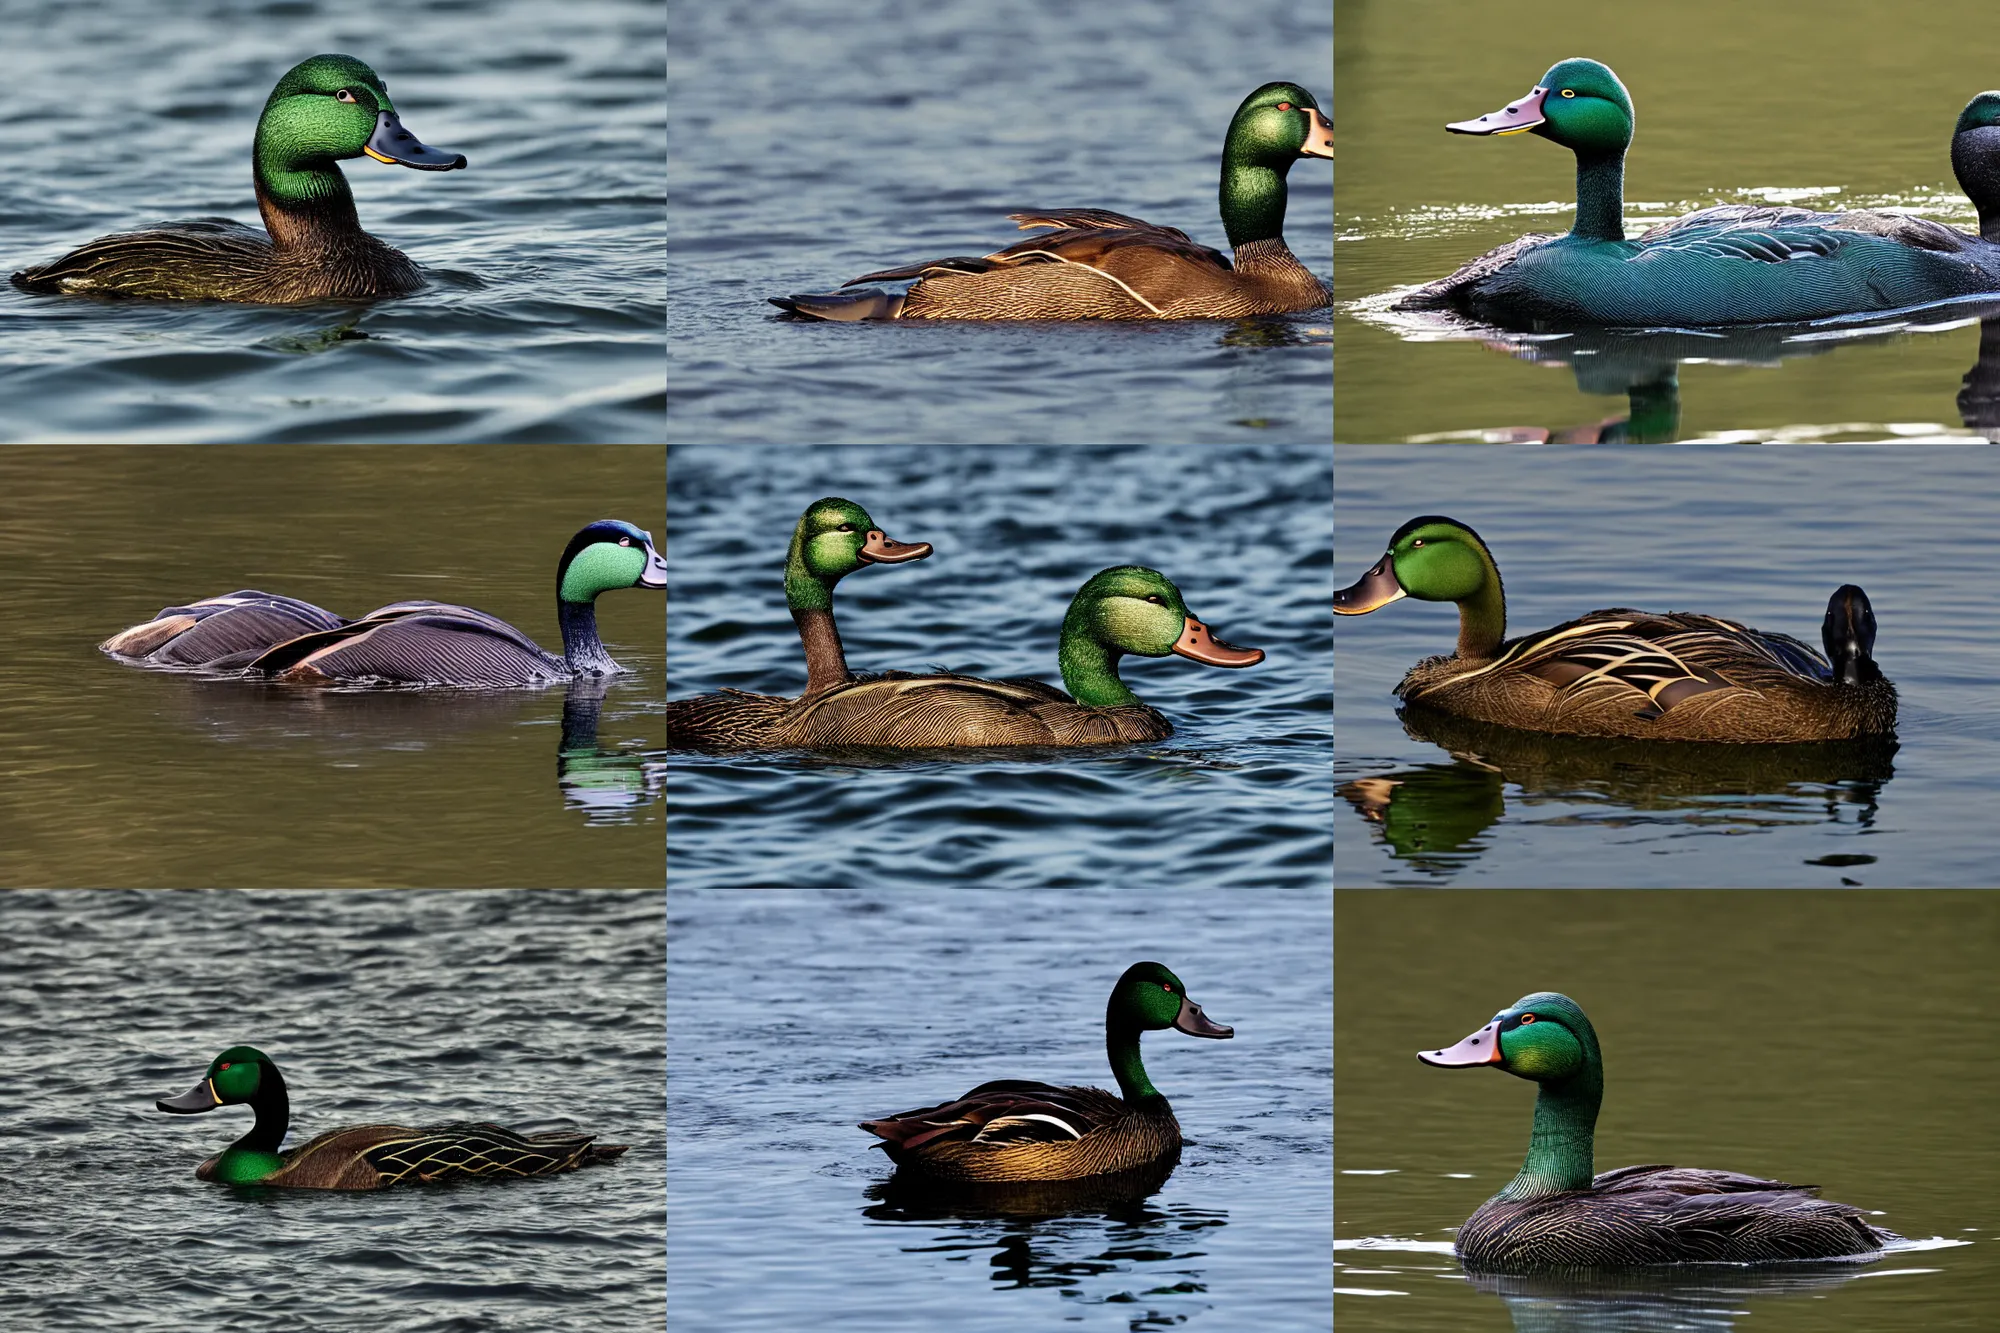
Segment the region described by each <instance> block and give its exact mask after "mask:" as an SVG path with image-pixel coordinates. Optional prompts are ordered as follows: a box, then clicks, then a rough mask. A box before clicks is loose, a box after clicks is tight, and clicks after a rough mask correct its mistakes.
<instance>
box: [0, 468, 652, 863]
mask: <svg viewBox="0 0 2000 1333" xmlns="http://www.w3.org/2000/svg"><path fill="white" fill-rule="evenodd" d="M664 452H665V451H664V450H663V449H662V448H660V447H659V446H603V447H596V448H584V447H571V448H561V449H557V448H533V447H528V446H513V447H497V448H484V447H477V446H461V445H443V446H430V447H419V448H396V447H389V446H380V447H367V448H355V449H342V448H334V447H326V446H306V447H288V448H264V447H238V446H218V447H204V446H188V447H179V448H159V447H118V448H94V449H60V448H33V447H20V448H11V449H7V450H4V451H0V567H4V568H5V570H6V572H7V575H6V578H5V580H4V581H0V624H4V625H6V626H7V627H8V631H7V632H8V635H9V643H10V646H11V651H10V653H9V655H8V663H7V666H6V668H5V673H4V674H5V680H6V684H7V689H6V691H5V694H4V697H0V754H4V755H5V756H6V765H5V776H4V778H0V884H9V885H23V884H26V885H38V886H41V885H82V886H157V885H165V886H185V885H225V886H227V885H249V886H259V885H274V884H275V885H281V886H287V885H325V886H370V887H380V886H398V887H402V886H416V887H451V886H468V887H492V886H515V885H546V886H552V887H600V886H607V885H621V886H635V887H636V886H644V885H653V886H658V884H659V883H660V878H661V874H662V868H661V856H662V846H661V843H662V824H661V819H662V810H661V804H660V799H659V795H660V781H661V777H662V770H663V766H664V758H663V755H662V753H661V752H662V749H663V747H664V745H665V743H666V724H665V719H664V716H663V712H664V707H665V690H664V688H663V668H662V660H661V649H662V642H663V634H664V622H665V614H666V611H665V607H664V606H663V605H662V603H663V601H664V598H662V597H660V596H659V594H657V593H652V592H647V591H646V590H644V589H631V590H625V589H620V590H618V591H614V592H608V593H605V594H604V595H603V596H602V597H600V598H599V600H598V604H597V612H598V627H599V630H600V632H601V634H602V635H603V638H604V641H605V644H606V645H607V647H608V648H609V649H610V651H611V654H612V656H613V657H614V658H616V659H617V660H618V662H619V663H620V664H621V665H623V666H625V667H626V668H628V669H629V673H630V674H627V675H621V676H619V677H617V678H615V679H614V680H612V681H611V682H609V683H608V686H606V687H605V688H604V689H603V692H602V695H601V697H597V696H596V695H595V694H594V693H593V692H592V691H591V690H590V688H589V687H588V686H580V687H578V688H576V689H574V690H572V689H570V688H569V687H566V686H561V685H558V686H553V687H550V688H547V689H539V690H505V691H476V690H388V691H385V690H360V691H346V692H344V691H339V690H317V689H310V688H295V687H279V686H268V685H257V684H251V683H247V682H244V681H240V680H226V681H209V680H201V679H197V678H194V677H190V676H186V675H177V674H171V673H161V672H152V671H143V670H139V669H136V668H133V667H130V666H126V665H123V664H120V663H118V662H116V661H114V660H112V659H111V658H108V657H105V656H104V655H102V654H101V653H99V652H98V651H97V648H96V645H97V644H98V643H99V642H100V641H102V640H103V639H104V638H106V637H107V636H109V635H111V634H113V633H116V632H117V631H118V630H120V629H123V628H125V627H126V626H128V625H133V624H137V623H139V622H141V621H144V620H147V619H150V618H151V617H152V616H153V614H154V613H155V612H157V611H158V610H159V609H160V608H161V607H163V606H172V605H177V604H179V603H182V602H185V601H187V600H189V599H191V598H199V597H207V596H214V595H216V594H219V593H226V592H230V591H233V590H235V589H238V588H244V587H262V588H264V589H265V590H266V591H270V592H277V593H283V594H287V595H290V596H294V597H300V598H303V599H305V600H307V601H310V602H315V603H317V604H319V605H321V606H324V607H327V608H328V609H330V610H333V611H336V612H339V613H341V614H345V615H350V616H353V615H360V614H362V613H364V612H366V611H368V610H370V609H372V608H374V607H377V606H381V605H384V604H386V603H389V602H393V601H400V600H404V599H407V598H411V597H428V598H432V599H435V600H439V601H447V602H458V603H462V604H464V605H468V606H472V607H476V608H478V609H480V610H484V611H488V612H491V613H492V614H494V615H497V616H500V617H501V618H502V619H505V620H507V621H508V622H509V623H511V624H514V625H517V626H519V627H520V628H521V629H523V630H524V631H526V632H527V633H528V634H529V635H530V636H532V637H533V638H534V639H536V640H537V641H538V642H539V643H541V644H542V645H543V646H544V647H548V646H550V645H554V646H555V647H556V650H557V651H560V647H561V642H562V639H561V633H560V631H559V630H558V628H557V626H556V613H555V590H554V587H553V583H554V571H555V566H556V562H557V560H558V559H559V558H560V556H561V554H562V551H563V546H564V544H565V543H566V542H567V541H568V540H569V538H570V535H571V534H572V533H574V532H575V531H576V530H577V529H578V528H580V527H582V526H583V525H584V524H586V523H588V522H590V521H591V520H593V519H597V518H606V517H613V518H625V519H627V520H629V521H631V522H634V523H637V524H638V525H639V526H641V527H643V528H646V529H648V530H650V531H652V532H653V533H654V534H655V536H656V537H657V536H658V535H659V533H660V523H661V518H662V508H663V504H664V495H663V491H662V486H663V474H664V468H663V455H664ZM592 703H594V704H595V707H596V710H597V718H596V726H595V735H594V740H592V739H590V738H589V736H588V735H587V734H586V728H585V727H584V725H583V724H584V723H585V722H586V721H587V720H588V716H587V715H588V712H589V707H590V705H591V704H592ZM566 713H567V716H568V721H569V723H570V726H569V727H568V731H569V733H570V735H569V738H568V743H567V744H566V743H565V736H564V733H565V726H564V722H565V714H566ZM565 751H567V752H568V753H567V756H566V757H565V755H564V752H565Z"/></svg>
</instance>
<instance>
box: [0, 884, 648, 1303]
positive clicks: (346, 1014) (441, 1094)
mask: <svg viewBox="0 0 2000 1333" xmlns="http://www.w3.org/2000/svg"><path fill="white" fill-rule="evenodd" d="M662 908H663V903H662V901H661V898H660V895H659V894H658V892H657V891H655V892H652V893H609V892H593V893H560V892H517V893H393V894H389V893H385V894H364V893H236V892H211V893H199V892H195V893H110V892H105V893H88V892H83V893H8V894H4V895H0V938H4V939H5V941H6V943H5V945H4V950H5V952H4V955H3V956H4V958H5V967H4V970H0V1053H3V1054H0V1142H4V1143H6V1144H7V1146H8V1170H7V1176H8V1205H7V1215H6V1219H5V1223H4V1226H0V1270H4V1271H5V1272H6V1274H7V1278H6V1281H5V1282H4V1283H0V1323H4V1324H5V1325H6V1326H7V1327H9V1328H12V1329H17V1330H29V1329H34V1330H41V1329H116V1330H129V1329H144V1330H155V1329H157V1330H185V1329H191V1328H205V1329H220V1330H244V1331H245V1333H268V1331H269V1330H272V1329H279V1328H282V1329H286V1330H300V1331H301V1333H316V1331H317V1330H334V1329H352V1328H356V1327H368V1328H379V1329H393V1330H395V1331H396V1333H473V1331H474V1330H496V1331H497V1330H519V1331H520V1333H568V1331H569V1330H580V1331H582V1333H599V1331H602V1330H612V1329H618V1330H625V1329H644V1328H657V1327H658V1325H659V1317H660V1288H661V1283H662V1282H663V1281H664V1260H663V1256H662V1254H661V1250H660V1235H661V1231H662V1228H663V1227H664V1225H665V1219H664V1204H665V1200H664V1199H663V1198H662V1195H661V1190H660V1181H661V1170H662V1162H663V1153H664V1148H663V1144H662V1141H661V1107H662V1092H661V1079H662V1065H663V1057H662V1054H661V1044H662V1041H663V1036H664V1034H663V1022H664V1014H663V1013H662V1010H661V996H662V985H663V979H662V974H661V970H662V967H663V964H664V937H663V921H662ZM239 1043H242V1044H249V1045H255V1046H257V1047H258V1048H260V1049H261V1050H263V1051H264V1052H265V1053H266V1054H267V1055H269V1056H270V1057H271V1058H272V1059H273V1060H274V1061H275V1062H276V1063H277V1064H278V1066H279V1068H280V1069H281V1070H282V1071H283V1073H284V1075H285V1081H286V1083H287V1085H288V1087H289V1091H290V1094H291V1101H292V1115H293V1130H292V1133H291V1135H290V1137H289V1138H288V1139H287V1146H291V1145H294V1144H297V1143H300V1142H303V1141H304V1140H305V1139H306V1138H308V1137H310V1136H311V1135H313V1134H315V1133H318V1132H320V1131H322V1130H326V1129H330V1128H334V1127H337V1126H339V1125H351V1124H368V1123H383V1122H387V1123H392V1124H394V1123H402V1124H417V1125H422V1124H436V1123H444V1122H450V1121H457V1120H493V1121H496V1122H498V1123H501V1124H507V1125H513V1126H516V1127H521V1128H526V1129H531V1130H541V1129H567V1128H580V1129H584V1130H588V1131H592V1132H595V1133H596V1134H597V1135H598V1136H599V1139H600V1141H602V1142H606V1143H624V1144H628V1145H630V1151H628V1152H627V1153H626V1154H625V1156H624V1157H623V1158H622V1159H620V1160H619V1161H618V1162H617V1163H615V1164H613V1165H611V1166H608V1167H603V1168H591V1169H590V1170H589V1172H588V1173H587V1174H568V1175H562V1176H556V1177H552V1178H549V1179H544V1180H520V1181H505V1182H500V1181H470V1182H465V1183H462V1184H457V1185H449V1186H438V1187H417V1188H402V1189H392V1190H386V1191H381V1192H370V1193H352V1194H350V1193H336V1192H327V1191H317V1190H308V1191H284V1190H255V1189H246V1190H238V1189H233V1188H230V1187H227V1186H218V1185H213V1184H206V1183H203V1182H201V1181H197V1180H196V1179H195V1178H194V1170H195V1167H196V1166H197V1165H199V1164H200V1163H201V1161H202V1159H204V1158H205V1157H208V1156H210V1155H211V1154H213V1153H215V1152H218V1151H220V1150H221V1149H222V1148H223V1147H225V1146H226V1145H227V1144H228V1143H229V1142H230V1141H231V1140H232V1139H234V1138H235V1137H236V1136H238V1135H240V1134H241V1133H243V1132H244V1131H245V1130H246V1129H247V1128H248V1126H249V1116H248V1114H247V1113H246V1112H244V1111H242V1110H241V1109H238V1108H224V1109H222V1110H218V1111H214V1112H211V1113H209V1114H207V1115H203V1116H169V1115H163V1114H161V1113H160V1112H158V1111H156V1110H155V1109H154V1107H153V1102H154V1100H155V1099H156V1098H159V1097H163V1096H167V1095H170V1094H175V1093H179V1092H183V1091H185V1090H186V1089H187V1088H188V1087H189V1086H191V1085H192V1084H193V1083H194V1082H195V1081H196V1080H197V1079H199V1078H200V1077H201V1075H202V1073H203V1071H204V1070H205V1069H206V1068H207V1067H208V1063H209V1061H210V1060H211V1059H213V1058H214V1057H215V1055H216V1054H217V1053H219V1052H220V1051H222V1050H224V1049H225V1048H227V1047H229V1046H232V1045H236V1044H239Z"/></svg>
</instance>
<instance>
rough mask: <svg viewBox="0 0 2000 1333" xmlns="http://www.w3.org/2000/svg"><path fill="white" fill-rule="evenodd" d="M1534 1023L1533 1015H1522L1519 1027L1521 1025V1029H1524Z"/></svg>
mask: <svg viewBox="0 0 2000 1333" xmlns="http://www.w3.org/2000/svg"><path fill="white" fill-rule="evenodd" d="M1534 1021H1535V1016H1534V1015H1533V1014H1522V1015H1521V1025H1522V1026H1523V1027H1526V1026H1527V1025H1528V1024H1530V1023H1532V1022H1534Z"/></svg>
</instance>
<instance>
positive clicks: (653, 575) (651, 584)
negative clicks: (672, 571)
mask: <svg viewBox="0 0 2000 1333" xmlns="http://www.w3.org/2000/svg"><path fill="white" fill-rule="evenodd" d="M632 586H633V587H635V588H664V587H666V586H667V558H666V557H665V556H663V555H661V554H660V553H659V551H658V550H657V549H655V548H654V546H653V544H652V543H651V542H647V543H646V567H645V568H644V569H642V570H640V571H639V581H638V582H637V583H635V584H633V585H632Z"/></svg>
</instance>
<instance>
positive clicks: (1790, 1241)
mask: <svg viewBox="0 0 2000 1333" xmlns="http://www.w3.org/2000/svg"><path fill="white" fill-rule="evenodd" d="M1417 1059H1419V1060H1421V1061H1422V1062H1423V1063H1425V1064H1427V1065H1433V1066H1435V1067H1437V1068H1439V1069H1479V1068H1485V1067H1489V1066H1490V1067H1492V1068H1496V1069H1500V1070H1503V1071H1505V1072H1506V1073H1509V1074H1512V1075H1514V1076H1515V1077H1516V1078H1524V1079H1528V1080H1530V1081H1531V1082H1533V1083H1535V1084H1536V1085H1537V1087H1538V1091H1537V1092H1536V1095H1535V1132H1534V1137H1533V1139H1532V1140H1531V1141H1530V1143H1529V1145H1528V1156H1527V1160H1526V1161H1524V1162H1522V1164H1521V1170H1520V1172H1519V1174H1517V1175H1516V1176H1515V1177H1514V1178H1513V1180H1511V1181H1509V1182H1508V1183H1507V1185H1506V1186H1505V1187H1504V1188H1503V1189H1502V1190H1501V1191H1500V1192H1499V1193H1498V1194H1496V1195H1494V1196H1493V1197H1492V1198H1490V1199H1488V1200H1487V1201H1486V1202H1485V1203H1483V1204H1481V1205H1480V1206H1479V1208H1478V1210H1477V1211H1476V1212H1474V1213H1473V1214H1472V1216H1471V1217H1470V1218H1469V1219H1467V1221H1466V1223H1465V1225H1463V1226H1461V1227H1460V1228H1459V1229H1458V1238H1457V1240H1456V1241H1455V1242H1453V1246H1452V1248H1453V1249H1454V1250H1455V1251H1456V1252H1457V1254H1458V1257H1459V1260H1460V1262H1462V1263H1463V1264H1464V1265H1465V1266H1466V1267H1467V1268H1468V1269H1472V1270H1485V1271H1488V1272H1537V1271H1546V1270H1549V1269H1555V1268H1602V1267H1628V1266H1639V1265H1647V1264H1689V1263H1731V1264H1754V1263H1770V1262H1775V1261H1780V1260H1793V1259H1840V1258H1852V1257H1854V1256H1858V1255H1868V1254H1874V1253H1876V1252H1878V1251H1880V1250H1881V1249H1882V1247H1883V1246H1884V1245H1886V1244H1889V1243H1891V1242H1893V1241H1900V1240H1902V1239H1903V1238H1902V1237H1901V1236H1899V1235H1897V1234H1896V1233H1895V1232H1893V1231H1888V1230H1885V1229H1884V1228H1882V1227H1878V1226H1874V1225H1873V1224H1871V1223H1869V1222H1868V1221H1867V1220H1866V1215H1865V1214H1864V1213H1863V1212H1862V1211H1861V1210H1860V1209H1859V1208H1853V1207H1850V1206H1849V1205H1847V1204H1844V1203H1834V1202H1831V1201H1830V1200H1826V1199H1821V1198H1819V1197H1818V1190H1819V1187H1818V1186H1816V1185H1792V1184H1787V1183H1786V1182H1784V1181H1781V1180H1765V1179H1762V1178H1761V1177H1758V1176H1749V1175H1742V1174H1739V1173H1737V1172H1734V1171H1710V1170H1703V1169H1700V1168H1696V1167H1678V1166H1625V1167H1619V1168H1618V1169H1617V1170H1615V1171H1606V1172H1604V1173H1603V1174H1601V1175H1595V1176H1593V1175H1592V1174H1591V1172H1592V1149H1593V1147H1594V1143H1593V1140H1594V1136H1595V1132H1596V1126H1597V1111H1598V1106H1599V1104H1600V1103H1601V1102H1602V1101H1603V1099H1604V1063H1603V1058H1602V1055H1601V1054H1600V1051H1599V1048H1598V1043H1597V1033H1596V1031H1595V1030H1594V1029H1593V1028H1592V1027H1591V1025H1590V1020H1589V1019H1588V1018H1586V1017H1585V1016H1584V1013H1583V1010H1582V1008H1581V1007H1579V1006H1578V1004H1577V1003H1576V1001H1575V1000H1572V999H1570V998H1569V997H1568V996H1567V995H1561V994H1558V993H1556V992H1554V991H1537V992H1535V993H1534V994H1532V995H1524V996H1522V997H1521V998H1520V999H1518V1000H1516V1001H1515V1002H1514V1003H1513V1004H1511V1005H1509V1006H1508V1007H1507V1008H1505V1009H1502V1010H1501V1011H1500V1012H1499V1013H1497V1014H1495V1015H1494V1016H1493V1021H1492V1022H1490V1023H1488V1024H1486V1026H1484V1027H1482V1028H1480V1029H1479V1030H1478V1031H1477V1032H1474V1033H1473V1034H1472V1035H1471V1036H1469V1037H1466V1038H1465V1039H1464V1040H1463V1041H1460V1042H1459V1043H1458V1044H1457V1045H1455V1046H1451V1047H1447V1048H1444V1049H1440V1050H1435V1051H1419V1052H1417Z"/></svg>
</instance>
